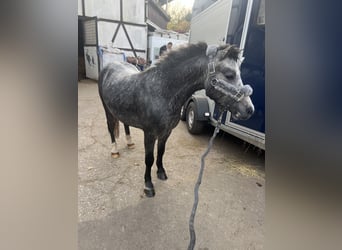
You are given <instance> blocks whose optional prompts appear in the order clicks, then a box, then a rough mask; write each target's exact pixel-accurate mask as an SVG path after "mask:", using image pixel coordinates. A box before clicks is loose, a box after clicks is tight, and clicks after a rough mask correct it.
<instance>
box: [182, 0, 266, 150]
mask: <svg viewBox="0 0 342 250" xmlns="http://www.w3.org/2000/svg"><path fill="white" fill-rule="evenodd" d="M198 41H204V42H206V43H208V44H225V43H228V44H234V45H236V46H238V47H239V48H240V49H241V50H242V52H241V58H240V59H241V61H242V64H241V78H242V81H243V82H244V83H245V84H249V85H251V86H252V88H253V95H252V96H251V99H252V101H253V103H254V107H255V112H254V114H253V116H252V117H251V118H250V119H249V120H245V121H236V120H234V119H233V118H232V117H231V114H230V112H228V111H226V112H224V113H223V115H222V120H221V124H220V125H219V126H220V129H221V130H223V131H225V132H227V133H229V134H232V135H234V136H236V137H238V138H240V139H242V140H244V141H246V142H248V143H250V144H252V145H255V146H257V147H258V148H261V149H263V150H265V1H264V0H218V1H211V0H208V1H205V0H196V1H195V2H194V6H193V17H192V20H191V28H190V43H195V42H198ZM218 116H219V112H218V108H217V106H216V105H215V102H214V101H213V100H211V99H210V98H209V97H207V96H206V95H205V91H204V90H201V91H197V92H195V93H194V94H193V95H192V96H191V98H190V99H189V100H188V101H187V102H186V103H185V104H184V106H183V109H182V112H181V119H182V120H186V124H187V127H188V130H189V132H190V133H192V134H196V133H200V132H201V130H202V128H203V127H204V125H205V124H208V123H209V124H211V125H213V126H216V125H217V124H218V119H219V117H218Z"/></svg>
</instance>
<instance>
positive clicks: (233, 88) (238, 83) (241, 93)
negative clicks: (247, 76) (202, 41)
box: [205, 45, 254, 120]
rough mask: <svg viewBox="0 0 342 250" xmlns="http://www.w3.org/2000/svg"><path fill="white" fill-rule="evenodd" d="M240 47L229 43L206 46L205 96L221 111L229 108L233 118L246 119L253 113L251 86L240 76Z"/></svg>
mask: <svg viewBox="0 0 342 250" xmlns="http://www.w3.org/2000/svg"><path fill="white" fill-rule="evenodd" d="M240 52H241V51H240V49H239V48H237V47H235V46H231V45H222V46H219V47H218V46H208V48H207V56H208V57H209V64H208V80H207V81H206V83H205V90H206V94H207V96H209V97H210V98H211V99H213V100H214V101H215V102H216V104H217V105H218V107H219V109H220V110H221V111H224V110H229V111H230V112H231V114H232V117H233V119H236V120H246V119H248V118H250V117H251V115H252V114H253V113H254V105H253V103H252V100H251V98H250V95H252V92H253V90H252V88H251V87H250V86H249V85H244V84H243V82H242V79H241V76H240V64H241V61H240V57H239V54H240Z"/></svg>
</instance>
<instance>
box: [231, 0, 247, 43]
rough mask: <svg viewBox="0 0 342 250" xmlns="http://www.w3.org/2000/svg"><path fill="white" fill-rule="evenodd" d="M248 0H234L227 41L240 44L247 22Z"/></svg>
mask: <svg viewBox="0 0 342 250" xmlns="http://www.w3.org/2000/svg"><path fill="white" fill-rule="evenodd" d="M246 7H247V0H242V1H241V0H233V4H232V10H231V13H230V19H229V27H228V32H227V38H226V43H229V44H235V45H239V44H240V41H241V34H242V29H243V24H244V22H245V15H246Z"/></svg>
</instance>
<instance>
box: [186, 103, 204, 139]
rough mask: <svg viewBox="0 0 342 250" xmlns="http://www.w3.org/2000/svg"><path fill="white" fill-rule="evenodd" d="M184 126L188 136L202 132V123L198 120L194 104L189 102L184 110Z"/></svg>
mask: <svg viewBox="0 0 342 250" xmlns="http://www.w3.org/2000/svg"><path fill="white" fill-rule="evenodd" d="M186 126H187V128H188V131H189V132H190V134H199V133H201V132H202V131H203V128H204V122H202V121H199V120H198V114H197V110H196V106H195V103H193V102H191V103H190V104H189V105H188V108H187V110H186Z"/></svg>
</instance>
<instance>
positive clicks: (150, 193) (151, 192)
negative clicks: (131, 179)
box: [144, 187, 156, 198]
mask: <svg viewBox="0 0 342 250" xmlns="http://www.w3.org/2000/svg"><path fill="white" fill-rule="evenodd" d="M144 193H145V195H146V196H147V197H149V198H151V197H153V196H155V195H156V192H155V191H154V188H148V187H145V188H144Z"/></svg>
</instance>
